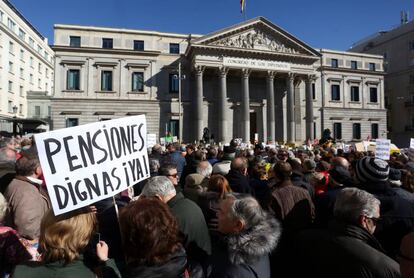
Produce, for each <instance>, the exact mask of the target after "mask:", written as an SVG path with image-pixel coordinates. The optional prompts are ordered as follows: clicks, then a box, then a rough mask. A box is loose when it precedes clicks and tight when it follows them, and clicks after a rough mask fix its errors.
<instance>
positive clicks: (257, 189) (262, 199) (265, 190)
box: [249, 177, 272, 208]
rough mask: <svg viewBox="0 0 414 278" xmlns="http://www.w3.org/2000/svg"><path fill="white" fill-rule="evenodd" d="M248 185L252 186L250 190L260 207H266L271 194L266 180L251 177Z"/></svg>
mask: <svg viewBox="0 0 414 278" xmlns="http://www.w3.org/2000/svg"><path fill="white" fill-rule="evenodd" d="M249 186H250V188H252V191H253V192H254V194H255V196H254V197H255V198H256V199H257V201H258V202H259V203H260V205H261V206H262V208H267V207H268V206H269V202H270V197H271V195H272V192H271V190H270V187H269V186H268V185H267V181H266V180H260V179H258V178H254V177H252V178H250V179H249Z"/></svg>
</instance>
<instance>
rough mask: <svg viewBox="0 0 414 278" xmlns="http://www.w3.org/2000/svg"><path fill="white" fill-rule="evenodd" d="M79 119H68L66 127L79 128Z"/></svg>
mask: <svg viewBox="0 0 414 278" xmlns="http://www.w3.org/2000/svg"><path fill="white" fill-rule="evenodd" d="M78 125H79V119H78V118H68V119H66V127H72V126H78Z"/></svg>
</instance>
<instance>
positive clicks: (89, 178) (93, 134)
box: [35, 115, 150, 215]
mask: <svg viewBox="0 0 414 278" xmlns="http://www.w3.org/2000/svg"><path fill="white" fill-rule="evenodd" d="M146 134H147V124H146V119H145V115H140V116H133V117H127V118H122V119H116V120H110V121H104V122H97V123H93V124H87V125H82V126H76V127H71V128H65V129H60V130H55V131H51V132H46V133H40V134H36V135H35V140H36V145H37V148H38V152H39V159H40V164H41V166H42V170H43V175H44V177H45V180H46V185H47V189H48V192H49V196H50V200H51V202H52V207H53V211H54V213H55V215H58V214H62V213H65V212H68V211H71V210H75V209H77V208H81V207H84V206H87V205H90V204H92V203H95V202H97V201H99V200H102V199H106V198H108V197H111V196H113V195H115V194H117V193H119V192H121V191H123V190H125V189H127V188H128V187H130V186H132V185H134V184H136V183H137V182H139V181H141V180H144V179H146V178H149V177H150V172H149V165H148V154H147V142H146Z"/></svg>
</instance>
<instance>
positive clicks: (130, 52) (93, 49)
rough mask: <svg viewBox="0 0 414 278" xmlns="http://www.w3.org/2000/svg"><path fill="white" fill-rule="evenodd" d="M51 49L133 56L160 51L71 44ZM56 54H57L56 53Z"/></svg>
mask: <svg viewBox="0 0 414 278" xmlns="http://www.w3.org/2000/svg"><path fill="white" fill-rule="evenodd" d="M52 49H53V51H55V53H57V52H58V51H65V52H75V53H80V52H84V53H100V54H120V55H133V56H159V55H161V54H162V53H161V51H146V50H145V51H138V50H128V49H117V48H111V49H107V48H98V47H71V46H60V45H59V46H56V45H54V46H52ZM56 56H58V54H57V55H56Z"/></svg>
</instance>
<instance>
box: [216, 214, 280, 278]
mask: <svg viewBox="0 0 414 278" xmlns="http://www.w3.org/2000/svg"><path fill="white" fill-rule="evenodd" d="M280 233H281V227H280V224H279V222H278V221H277V220H276V219H274V218H273V217H270V216H269V218H268V219H267V220H265V221H263V222H262V223H260V224H259V225H256V226H253V227H252V228H250V229H248V230H246V231H243V232H242V234H239V235H229V236H226V237H224V238H222V240H220V241H218V242H215V243H214V245H213V255H212V256H211V270H212V271H211V275H210V276H209V277H211V278H222V277H223V278H224V277H225V278H233V277H234V278H258V277H260V278H268V277H270V263H269V253H270V252H272V250H273V249H274V248H275V247H276V245H277V243H278V240H279V236H280Z"/></svg>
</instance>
